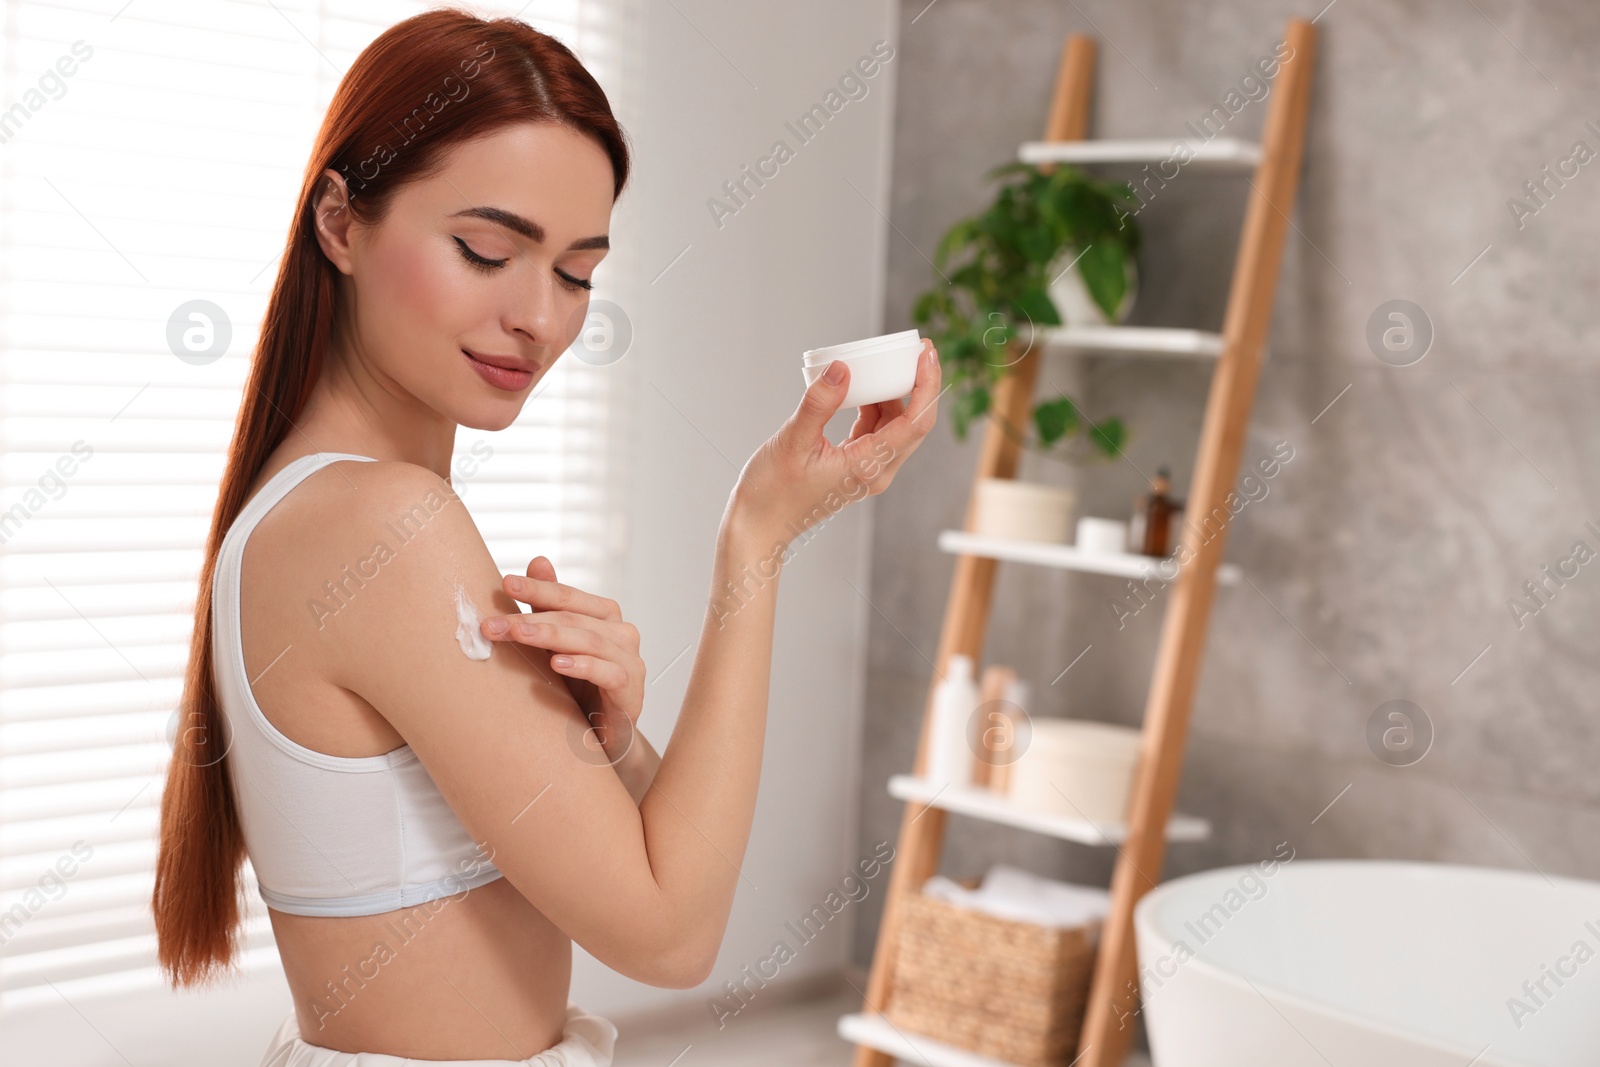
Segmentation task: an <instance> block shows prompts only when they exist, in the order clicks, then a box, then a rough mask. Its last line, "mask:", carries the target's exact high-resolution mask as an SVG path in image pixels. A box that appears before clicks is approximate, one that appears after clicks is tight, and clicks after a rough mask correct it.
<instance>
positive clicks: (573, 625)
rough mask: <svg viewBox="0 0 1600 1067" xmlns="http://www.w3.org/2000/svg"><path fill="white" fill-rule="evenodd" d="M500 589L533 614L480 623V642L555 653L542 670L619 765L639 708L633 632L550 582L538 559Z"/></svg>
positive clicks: (613, 612)
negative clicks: (553, 674)
mask: <svg viewBox="0 0 1600 1067" xmlns="http://www.w3.org/2000/svg"><path fill="white" fill-rule="evenodd" d="M501 586H502V587H503V588H504V589H505V591H506V593H507V594H509V595H510V596H511V597H513V598H514V599H516V600H520V601H522V602H524V603H526V604H529V605H531V606H532V607H533V609H534V610H533V611H532V612H518V613H517V614H515V615H493V616H490V617H489V618H486V619H484V620H483V624H482V627H481V629H482V632H483V634H484V636H485V637H487V638H489V639H490V640H491V641H512V642H516V643H519V644H524V645H532V646H533V647H535V648H546V649H549V650H550V651H551V652H554V653H556V655H553V656H551V657H550V666H551V667H552V668H554V669H555V670H557V671H559V672H560V673H561V675H562V677H563V678H564V679H565V680H566V683H567V689H568V691H570V692H571V693H572V698H573V699H574V700H576V701H577V702H578V707H579V708H580V709H582V711H583V713H584V715H586V716H587V717H588V719H589V724H590V725H591V726H592V727H593V728H594V731H595V735H596V736H597V737H598V738H599V740H600V744H601V746H602V747H603V748H604V749H605V750H606V754H607V755H608V756H609V757H610V758H611V760H612V761H613V762H615V761H616V760H618V759H621V758H622V756H623V755H624V754H625V753H626V752H627V751H628V748H629V747H630V745H631V744H632V740H633V727H634V724H635V723H637V722H638V720H639V713H640V712H641V711H642V710H643V708H644V660H643V659H641V658H640V656H639V631H638V629H637V628H635V627H634V625H633V624H632V623H630V622H624V621H622V611H621V609H620V608H619V607H618V606H617V602H616V601H614V600H609V599H607V598H605V597H600V596H595V595H594V594H593V593H585V592H584V591H583V590H581V589H576V588H574V587H572V586H570V585H562V584H561V583H560V582H557V581H556V568H555V564H553V563H551V562H550V560H549V559H547V558H546V557H544V556H537V557H535V558H534V560H533V561H532V562H531V563H529V564H528V576H527V577H526V578H520V577H517V576H516V575H511V574H508V575H506V576H505V578H504V579H503V580H502V581H501ZM496 624H499V627H500V628H499V630H498V631H497V630H496V629H495V626H496Z"/></svg>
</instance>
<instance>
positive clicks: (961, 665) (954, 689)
mask: <svg viewBox="0 0 1600 1067" xmlns="http://www.w3.org/2000/svg"><path fill="white" fill-rule="evenodd" d="M977 703H978V687H977V683H976V681H974V679H973V665H972V657H971V656H966V655H963V654H961V653H959V652H958V653H955V654H953V655H952V656H951V657H950V658H949V659H948V660H946V661H945V674H944V678H942V679H941V680H940V681H939V684H938V686H936V687H935V689H934V694H933V722H932V724H931V729H930V731H929V737H928V761H927V766H926V768H925V771H924V774H923V777H924V778H926V779H927V780H928V781H929V782H931V783H932V784H933V785H934V786H935V787H936V788H939V787H943V786H946V785H955V786H965V785H971V784H972V760H973V755H972V750H971V749H970V748H969V747H968V746H967V719H968V718H969V717H970V716H971V715H972V710H973V708H975V707H977Z"/></svg>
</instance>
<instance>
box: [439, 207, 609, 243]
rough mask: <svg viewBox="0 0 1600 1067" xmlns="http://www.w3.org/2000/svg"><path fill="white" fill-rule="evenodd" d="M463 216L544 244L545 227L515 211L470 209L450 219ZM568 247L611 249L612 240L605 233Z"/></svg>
mask: <svg viewBox="0 0 1600 1067" xmlns="http://www.w3.org/2000/svg"><path fill="white" fill-rule="evenodd" d="M462 215H467V216H471V217H473V218H479V219H484V220H485V221H487V222H493V223H496V224H498V225H501V226H504V227H506V229H508V230H515V231H516V232H517V233H520V234H521V235H522V236H524V237H526V238H528V239H529V240H532V241H538V242H539V243H540V244H543V243H544V227H543V226H541V225H539V224H538V223H537V222H534V221H533V220H532V219H525V218H523V217H522V216H521V215H518V214H517V213H516V212H514V211H507V210H506V209H505V208H502V207H469V208H467V209H465V210H464V211H457V212H456V213H455V214H454V215H451V216H450V217H451V218H457V217H459V216H462ZM567 247H568V248H570V249H572V250H573V251H582V250H585V249H590V248H610V247H611V238H610V237H608V236H607V235H605V234H603V233H602V234H599V235H597V236H594V237H580V238H578V239H577V240H576V241H574V242H572V244H570V245H568V246H567Z"/></svg>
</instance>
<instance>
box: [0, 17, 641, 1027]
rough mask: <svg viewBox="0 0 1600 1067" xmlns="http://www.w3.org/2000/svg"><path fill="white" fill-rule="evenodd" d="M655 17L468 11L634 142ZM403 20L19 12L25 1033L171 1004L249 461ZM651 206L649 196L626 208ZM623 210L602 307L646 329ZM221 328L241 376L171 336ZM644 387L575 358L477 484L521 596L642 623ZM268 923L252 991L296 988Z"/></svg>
mask: <svg viewBox="0 0 1600 1067" xmlns="http://www.w3.org/2000/svg"><path fill="white" fill-rule="evenodd" d="M634 2H635V0H565V2H560V0H548V2H547V0H531V2H529V3H526V4H516V3H513V4H493V3H491V4H485V3H475V4H469V5H467V6H469V8H470V9H471V10H473V11H476V12H477V13H479V14H483V15H487V16H494V15H502V14H512V15H516V16H517V17H519V18H521V19H523V20H524V21H526V22H528V23H530V24H531V25H533V26H535V27H536V28H538V29H541V30H543V31H545V32H547V33H550V34H552V35H554V36H556V37H559V38H560V39H562V40H563V41H564V42H565V43H566V44H568V45H569V46H570V47H571V48H572V49H573V50H574V52H576V53H577V54H578V55H579V57H580V58H581V59H583V60H584V62H585V64H586V65H587V66H588V67H589V69H590V70H591V71H592V72H593V73H594V75H595V77H596V78H597V79H598V80H599V81H600V83H601V84H602V85H603V86H604V87H605V89H606V92H607V95H608V96H609V98H610V99H611V102H612V106H613V108H614V109H615V110H616V112H617V114H618V117H619V119H620V120H621V121H622V122H623V125H624V127H625V128H630V126H631V123H630V119H631V117H632V112H631V108H632V107H633V106H634V103H635V99H636V93H635V86H636V84H637V79H638V75H639V69H638V67H639V64H638V60H637V56H638V54H639V34H640V26H639V17H640V12H639V11H638V10H637V9H636V8H634V7H632V6H630V5H631V4H633V3H634ZM429 6H433V5H425V4H420V3H412V2H403V0H320V2H318V0H271V2H267V0H138V2H137V3H134V4H128V3H127V2H126V0H104V2H101V0H66V2H61V0H50V2H48V3H45V2H37V0H0V11H3V15H4V23H3V25H4V39H3V42H4V50H3V53H0V86H3V94H4V95H3V99H0V1013H4V1012H9V1011H14V1010H19V1009H22V1008H25V1007H26V1006H27V1004H29V1003H30V1002H32V1001H33V1000H34V998H37V997H49V998H53V997H55V995H56V994H55V993H54V992H51V986H54V987H55V988H56V989H57V990H60V991H62V992H63V993H64V994H66V993H69V992H70V991H71V990H72V989H74V988H79V989H88V988H91V987H92V988H106V987H108V986H109V987H116V986H119V985H121V984H128V983H133V984H141V985H142V984H148V983H153V982H157V981H159V976H158V972H157V971H156V969H155V939H154V933H153V926H152V921H151V917H150V914H149V907H148V903H149V897H150V892H151V888H152V885H153V872H154V864H155V857H156V841H157V823H158V812H159V801H160V796H161V790H162V781H163V777H164V773H165V769H166V763H167V759H168V757H169V755H170V752H171V747H170V746H171V737H172V729H173V727H174V725H175V724H176V708H177V706H178V702H179V697H180V693H181V688H182V681H183V675H184V669H185V666H186V662H187V657H188V652H189V641H190V636H191V634H192V627H193V610H194V597H195V593H196V589H197V583H198V577H199V573H200V566H201V560H202V552H203V550H204V543H205V536H206V531H207V527H208V524H209V519H210V515H211V511H212V508H213V506H214V503H215V501H216V494H217V486H218V482H219V480H220V478H221V474H222V468H223V459H224V454H225V449H226V447H227V444H228V442H229V439H230V437H231V434H232V428H233V421H234V418H235V415H236V413H237V411H238V407H239V404H240V401H241V396H242V387H243V384H244V381H245V378H246V372H247V369H248V365H249V360H250V356H251V353H252V352H253V349H254V346H255V342H256V333H257V329H258V327H259V323H260V320H261V316H262V313H263V311H264V309H265V304H266V298H267V294H268V287H269V286H270V284H271V283H272V281H273V279H274V277H275V274H276V258H277V256H278V254H279V253H280V252H281V249H282V246H283V242H284V239H285V235H286V233H287V231H288V227H289V224H290V221H291V219H292V216H293V212H294V206H295V205H294V197H295V194H296V193H297V191H298V183H299V177H300V174H301V171H302V169H303V167H304V165H305V161H306V159H307V158H308V156H309V152H310V149H311V144H312V140H313V137H314V135H315V133H316V130H317V128H318V125H319V123H320V122H321V119H322V117H323V114H324V112H325V109H326V106H327V103H328V101H329V99H330V98H331V96H332V94H333V91H334V89H335V87H336V86H337V84H338V81H339V78H340V77H341V75H342V73H343V72H344V70H346V69H348V67H349V65H350V64H351V62H352V61H353V60H354V59H355V56H356V54H357V53H358V52H359V51H360V50H361V49H362V48H363V47H364V46H365V45H366V44H367V43H368V42H369V41H370V40H371V39H372V38H373V37H375V36H376V35H377V34H378V33H380V32H381V31H382V30H383V29H384V28H386V27H388V26H390V25H392V24H393V23H395V22H397V21H399V20H400V19H403V18H405V17H407V16H409V15H412V14H415V13H417V12H419V11H422V10H425V9H426V8H427V7H429ZM625 203H626V198H625V200H624V204H625ZM624 218H625V212H624V211H623V209H622V208H621V207H619V211H618V215H617V220H616V222H614V226H613V239H612V243H613V245H614V249H613V251H612V253H611V255H610V256H609V257H608V259H607V261H606V263H605V264H603V265H602V267H601V268H600V271H599V273H598V274H597V275H596V288H595V291H594V293H593V297H594V301H595V303H596V304H598V303H599V302H600V301H601V300H610V301H614V302H615V303H617V304H620V305H622V306H624V307H625V306H627V305H628V303H629V302H630V295H631V288H630V287H631V285H632V284H633V283H632V278H633V277H634V275H635V270H634V267H633V261H632V256H631V252H630V249H631V248H632V247H633V246H634V245H635V242H632V241H630V240H629V238H628V235H627V234H626V233H625V232H622V229H621V226H620V225H618V224H617V223H621V222H622V220H623V219H624ZM195 299H204V300H208V301H211V302H213V303H215V304H216V305H218V306H219V307H220V308H222V309H223V310H224V311H225V313H226V315H227V318H228V320H229V322H230V323H231V327H232V341H231V344H230V345H229V347H228V349H227V352H226V353H225V355H223V356H222V357H221V358H218V359H216V360H215V361H212V362H209V363H204V364H198V365H197V364H195V363H191V362H186V361H184V360H181V359H179V358H175V356H174V355H173V352H172V350H171V349H170V348H169V346H168V343H167V334H168V329H169V325H168V323H169V319H170V317H171V316H172V314H173V312H174V310H175V309H177V308H178V307H180V306H181V305H183V304H185V303H186V302H188V301H191V300H195ZM628 369H629V362H628V360H626V359H623V360H619V361H617V362H613V363H609V364H606V365H604V366H601V365H598V361H592V362H588V363H586V362H584V361H581V360H579V359H576V358H574V354H572V353H569V354H567V355H566V356H564V357H563V358H562V359H561V360H560V361H559V362H558V363H557V364H556V366H555V367H554V368H553V369H552V371H551V372H550V373H549V374H548V375H547V377H546V379H545V381H544V382H543V383H541V386H540V389H539V391H538V393H537V394H536V395H535V397H534V398H533V399H531V400H530V401H529V403H528V404H527V405H526V407H525V409H524V411H523V413H522V416H521V417H520V419H519V420H518V422H517V423H516V424H515V425H514V426H511V427H509V428H507V429H506V430H503V431H500V432H497V433H482V432H479V431H473V430H469V429H465V428H463V429H462V430H461V431H460V432H459V433H458V435H457V441H456V457H455V463H454V473H453V475H452V481H453V482H454V483H455V484H456V485H457V488H458V491H459V492H460V494H461V496H462V499H463V500H464V502H465V503H466V505H467V507H468V509H469V511H470V512H471V513H472V514H473V516H474V518H475V519H476V521H477V522H478V525H479V528H480V529H481V530H482V532H483V534H484V536H485V538H486V539H487V541H488V543H489V547H490V549H491V552H492V553H493V555H494V557H495V559H496V562H497V564H498V565H499V566H500V568H501V569H502V571H506V572H515V573H520V572H522V571H523V570H524V569H525V568H526V566H527V564H528V561H529V559H531V558H532V557H533V556H534V555H537V554H541V553H543V554H545V555H548V556H550V557H551V559H552V560H553V561H554V562H555V564H556V567H557V570H558V575H559V576H560V578H561V579H562V580H563V581H566V582H569V583H572V584H577V585H581V586H583V587H585V588H588V589H591V590H593V591H596V592H599V593H601V594H602V595H615V590H616V588H617V586H618V585H619V583H620V581H621V576H620V560H621V557H622V552H623V549H624V547H625V544H624V542H625V537H624V532H625V531H624V527H623V519H624V516H625V515H626V508H625V506H624V503H623V501H624V498H625V494H626V491H627V471H626V469H625V467H624V465H623V462H622V459H623V457H624V456H625V455H626V454H627V449H628V444H627V441H626V436H625V432H624V431H625V429H626V422H625V420H623V419H622V418H621V417H620V413H622V412H625V411H626V410H628V407H629V405H630V403H631V401H630V399H629V390H630V383H629V379H628ZM245 877H246V883H247V896H248V899H249V900H250V901H251V909H250V912H249V919H248V924H247V927H246V930H247V935H246V944H247V946H248V951H247V954H246V958H245V963H246V965H247V966H250V967H255V966H263V965H267V964H272V963H274V962H275V960H276V954H275V950H274V948H273V946H272V938H271V931H270V927H269V926H268V924H267V921H266V914H265V910H264V908H263V906H262V904H261V902H260V898H259V897H258V896H257V895H256V893H255V882H254V877H253V874H252V873H251V872H250V871H249V869H248V865H247V869H246V872H245Z"/></svg>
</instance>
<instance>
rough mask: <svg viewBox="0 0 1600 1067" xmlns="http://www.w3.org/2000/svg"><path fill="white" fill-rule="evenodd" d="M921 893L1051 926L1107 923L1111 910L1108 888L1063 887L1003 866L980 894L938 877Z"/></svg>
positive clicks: (991, 872) (924, 885)
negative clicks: (1107, 915) (1106, 919)
mask: <svg viewBox="0 0 1600 1067" xmlns="http://www.w3.org/2000/svg"><path fill="white" fill-rule="evenodd" d="M922 892H923V895H924V896H930V897H934V898H936V899H938V900H943V901H946V902H948V903H951V904H955V905H957V906H958V907H964V908H971V909H972V910H974V911H981V912H983V913H984V914H986V915H994V916H997V917H999V918H1002V919H1013V920H1017V921H1020V922H1030V923H1037V924H1038V925H1040V926H1051V927H1057V926H1082V925H1083V924H1085V923H1088V922H1092V921H1094V920H1096V919H1104V918H1105V916H1106V912H1107V911H1109V910H1110V906H1111V894H1110V893H1108V892H1106V891H1105V890H1104V889H1097V888H1095V887H1093V886H1086V885H1072V884H1071V883H1068V882H1058V881H1056V880H1055V879H1053V878H1045V877H1043V876H1042V875H1038V874H1034V873H1033V872H1032V871H1026V870H1023V869H1022V868H1020V867H1011V866H1008V865H1006V864H1003V863H997V864H995V865H994V866H992V867H990V868H989V873H988V874H986V875H984V878H983V881H982V882H981V883H980V884H979V886H978V888H976V889H968V888H967V887H966V886H964V885H962V884H961V883H959V882H956V881H954V880H952V879H950V878H946V877H945V876H944V875H942V874H936V875H934V876H933V877H932V878H929V879H928V880H927V881H926V882H924V883H922Z"/></svg>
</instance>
